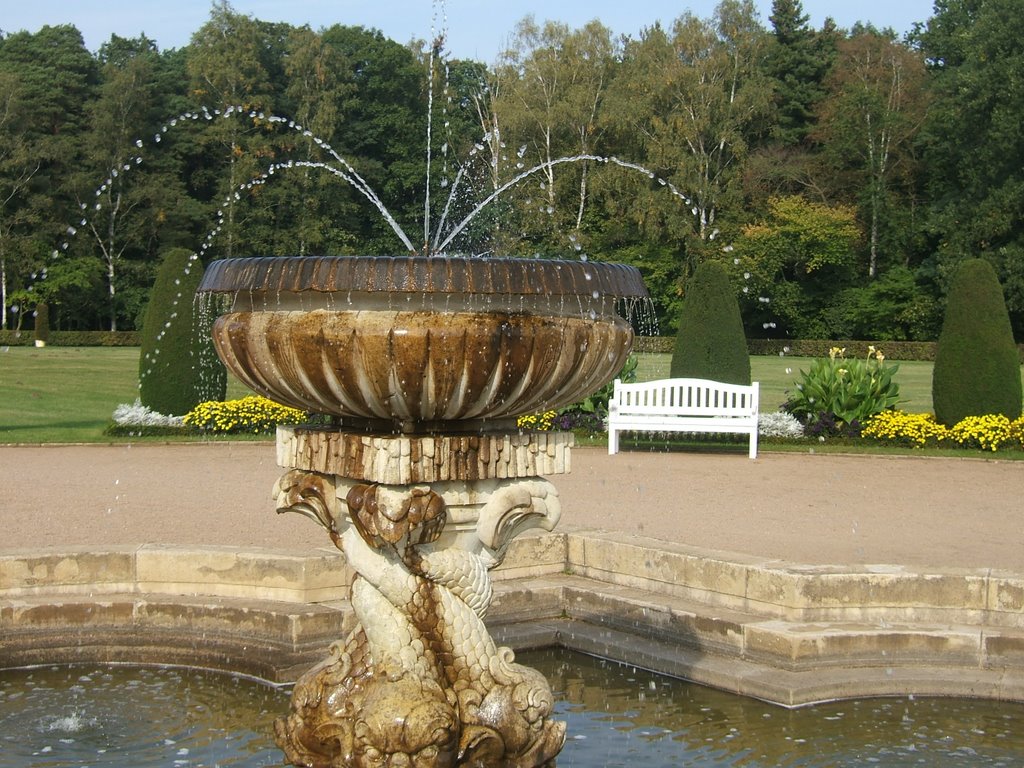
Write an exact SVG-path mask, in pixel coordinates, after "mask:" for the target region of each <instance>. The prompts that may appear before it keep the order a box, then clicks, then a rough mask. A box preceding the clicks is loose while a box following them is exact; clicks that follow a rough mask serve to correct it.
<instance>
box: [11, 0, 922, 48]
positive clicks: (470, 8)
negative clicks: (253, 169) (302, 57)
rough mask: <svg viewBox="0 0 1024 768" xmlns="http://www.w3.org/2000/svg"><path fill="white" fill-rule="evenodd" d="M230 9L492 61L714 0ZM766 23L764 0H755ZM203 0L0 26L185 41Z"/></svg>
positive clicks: (813, 1)
mask: <svg viewBox="0 0 1024 768" xmlns="http://www.w3.org/2000/svg"><path fill="white" fill-rule="evenodd" d="M230 4H231V7H232V8H233V9H234V10H235V11H236V12H238V13H242V14H246V15H250V16H253V17H255V18H257V19H261V20H263V21H284V22H288V23H290V24H294V25H296V26H301V25H303V24H309V26H310V27H312V28H313V29H320V28H322V27H329V26H332V25H333V24H345V25H353V26H364V27H372V28H374V29H379V30H380V31H382V32H383V33H384V34H385V35H386V36H387V37H389V38H391V39H392V40H395V41H397V42H399V43H403V44H404V43H407V42H409V41H410V40H412V39H413V38H419V39H430V38H431V37H432V31H440V30H442V29H447V32H448V35H447V46H446V48H447V50H448V52H449V54H450V55H451V56H452V57H455V58H473V59H477V60H480V61H483V62H485V63H492V62H494V60H495V58H496V56H497V54H498V51H499V50H501V48H503V47H504V46H505V44H506V43H507V41H508V39H509V36H510V34H511V33H512V32H513V30H514V29H515V25H516V22H518V21H519V20H520V19H522V18H523V17H524V16H527V15H531V14H532V15H533V16H534V18H535V19H536V20H537V21H538V22H541V21H545V20H548V19H551V20H555V21H561V22H564V23H566V24H568V25H569V26H570V27H571V28H574V29H575V28H579V27H582V26H583V25H584V24H586V23H587V22H588V21H590V20H592V19H594V18H598V19H600V20H601V22H602V23H603V24H604V25H605V26H607V27H609V28H611V30H612V31H613V32H615V33H616V34H628V35H631V36H634V37H635V36H636V35H637V34H638V33H639V32H640V30H641V29H643V28H645V27H649V26H651V25H652V24H654V23H655V22H656V21H661V22H662V24H663V25H664V26H666V27H669V26H670V25H671V22H672V21H673V20H674V19H675V18H676V17H678V16H679V15H681V14H682V13H683V12H684V11H687V10H689V11H690V12H691V13H693V14H695V15H696V16H699V17H701V18H708V17H710V16H711V15H712V13H713V11H714V8H715V5H716V4H717V1H716V0H674V1H673V0H633V2H630V0H557V2H553V1H552V0H547V1H546V2H545V1H544V0H502V1H501V2H493V1H492V0H447V3H446V4H445V6H446V10H445V12H440V11H435V6H436V7H440V5H441V4H440V3H437V2H434V3H432V2H431V0H231V1H230ZM754 4H755V6H756V7H757V9H758V11H759V12H760V15H761V20H762V22H763V23H764V25H765V26H766V27H769V26H770V23H769V21H768V17H769V15H770V14H771V7H772V2H771V0H755V2H754ZM211 7H212V3H211V0H0V30H3V31H4V32H6V33H10V32H18V31H21V30H27V31H29V32H37V31H39V29H40V28H41V27H43V26H44V25H57V24H69V23H70V24H74V25H75V26H76V27H77V28H78V29H79V31H80V32H81V33H82V36H83V37H84V38H85V44H86V47H87V48H88V49H89V50H91V51H96V50H97V49H98V48H99V47H100V45H102V44H103V43H104V42H106V41H107V40H109V39H110V35H111V34H118V35H120V36H121V37H137V36H138V35H139V34H141V33H145V34H146V36H147V37H150V38H152V39H154V40H156V42H157V44H158V46H159V47H160V48H161V49H162V50H166V49H169V48H180V47H182V46H184V45H187V44H188V42H189V38H190V37H191V36H192V33H194V32H195V31H196V30H198V29H199V27H201V26H202V25H203V24H204V23H205V22H206V21H207V20H208V19H209V17H210V9H211ZM803 9H804V13H805V14H807V15H808V16H809V17H810V18H809V20H810V24H811V25H812V26H813V27H815V28H818V27H820V26H821V24H822V22H823V21H824V20H825V18H826V17H831V18H833V19H834V20H835V21H836V23H837V24H838V25H839V26H840V27H850V26H852V25H853V24H854V23H855V22H857V21H863V22H871V23H873V24H874V25H875V26H876V27H879V28H884V27H892V28H893V29H894V30H895V31H896V32H897V33H898V34H900V35H902V34H904V33H906V32H908V31H910V29H911V28H912V27H913V24H914V22H917V21H921V22H923V21H926V20H927V19H928V18H929V17H930V16H931V15H932V10H933V0H858V1H857V2H851V0H803Z"/></svg>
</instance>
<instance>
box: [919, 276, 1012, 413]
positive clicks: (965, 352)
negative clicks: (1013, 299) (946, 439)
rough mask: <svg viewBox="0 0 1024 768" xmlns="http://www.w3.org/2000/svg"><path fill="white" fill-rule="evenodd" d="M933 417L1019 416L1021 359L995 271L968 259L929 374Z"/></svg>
mask: <svg viewBox="0 0 1024 768" xmlns="http://www.w3.org/2000/svg"><path fill="white" fill-rule="evenodd" d="M932 404H933V407H934V408H935V418H936V419H937V420H938V421H939V422H940V423H942V424H945V425H947V426H950V425H953V424H956V423H957V422H959V421H962V420H963V419H965V418H967V417H968V416H984V415H988V414H1002V415H1003V416H1006V417H1007V418H1009V419H1010V420H1013V419H1016V418H1017V417H1018V416H1020V414H1021V380H1020V357H1019V355H1018V351H1017V347H1016V346H1015V344H1014V341H1013V330H1012V329H1011V327H1010V316H1009V313H1008V312H1007V311H1006V302H1005V300H1004V299H1003V291H1002V288H1000V286H999V280H998V278H997V277H996V273H995V270H994V269H992V266H991V265H990V264H989V263H988V262H987V261H985V260H984V259H968V260H967V261H965V262H963V263H962V264H961V265H960V268H959V269H958V270H957V272H956V276H955V277H954V278H953V284H952V286H951V287H950V291H949V296H948V298H947V303H946V316H945V320H944V321H943V324H942V333H941V335H940V336H939V343H938V346H937V348H936V351H935V368H934V370H933V372H932Z"/></svg>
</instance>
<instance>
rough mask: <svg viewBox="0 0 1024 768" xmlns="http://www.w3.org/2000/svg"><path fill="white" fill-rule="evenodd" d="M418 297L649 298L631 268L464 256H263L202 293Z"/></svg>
mask: <svg viewBox="0 0 1024 768" xmlns="http://www.w3.org/2000/svg"><path fill="white" fill-rule="evenodd" d="M242 291H244V292H249V293H250V294H270V295H279V294H284V293H305V292H310V291H313V292H318V293H336V292H357V293H358V292H367V293H403V294H404V293H416V294H469V295H501V296H509V295H515V296H531V295H535V296H579V297H588V298H590V297H594V296H595V294H596V295H597V296H606V297H614V298H647V297H648V293H647V288H646V286H645V285H644V282H643V279H642V277H641V275H640V271H639V270H638V269H637V268H636V267H632V266H629V265H625V264H610V263H606V262H593V261H586V262H585V261H569V260H563V259H539V258H533V259H526V258H506V257H486V258H485V257H473V258H471V257H465V256H259V257H249V258H234V259H222V260H219V261H215V262H213V263H211V264H210V266H209V267H207V269H206V272H205V274H204V276H203V280H202V283H201V284H200V286H199V289H198V292H199V293H228V294H235V293H238V292H242Z"/></svg>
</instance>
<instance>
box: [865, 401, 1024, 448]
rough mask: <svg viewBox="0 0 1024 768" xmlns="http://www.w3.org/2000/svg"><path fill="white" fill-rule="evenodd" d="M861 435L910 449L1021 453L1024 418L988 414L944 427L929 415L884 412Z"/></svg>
mask: <svg viewBox="0 0 1024 768" xmlns="http://www.w3.org/2000/svg"><path fill="white" fill-rule="evenodd" d="M861 435H862V436H863V437H865V438H869V439H873V440H879V441H883V442H891V443H896V444H898V445H906V446H909V447H912V448H923V447H927V446H931V447H957V448H968V449H974V450H982V451H990V452H991V451H998V450H1000V449H1004V450H1018V451H1019V450H1024V416H1021V417H1019V418H1017V419H1015V420H1013V421H1011V420H1010V419H1008V418H1007V417H1006V416H1002V415H997V414H989V415H986V416H968V417H967V418H966V419H963V420H962V421H960V422H958V423H956V424H954V425H953V426H952V427H946V426H945V425H943V424H939V423H938V422H937V421H935V417H934V416H932V415H931V414H930V413H904V412H903V411H895V410H891V411H883V412H882V413H879V414H877V415H875V416H873V417H871V419H869V420H868V422H867V424H866V425H865V427H864V429H863V431H862V432H861Z"/></svg>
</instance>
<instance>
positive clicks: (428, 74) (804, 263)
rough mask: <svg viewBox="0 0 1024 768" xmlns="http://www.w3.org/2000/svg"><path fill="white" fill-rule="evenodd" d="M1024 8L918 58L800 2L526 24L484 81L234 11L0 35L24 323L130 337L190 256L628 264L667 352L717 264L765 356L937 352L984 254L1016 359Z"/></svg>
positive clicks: (966, 30) (889, 37)
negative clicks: (777, 350)
mask: <svg viewBox="0 0 1024 768" xmlns="http://www.w3.org/2000/svg"><path fill="white" fill-rule="evenodd" d="M1016 5H1017V2H1016V0H937V2H936V5H935V11H934V14H933V16H932V17H931V18H930V19H928V20H926V21H924V22H922V23H921V24H919V25H917V27H916V28H915V30H914V31H913V32H912V33H910V34H909V35H908V36H906V38H904V39H899V38H898V37H897V36H896V35H895V34H894V33H893V32H892V31H891V30H888V29H877V28H875V27H873V26H870V25H857V26H855V27H853V28H852V29H840V28H838V27H837V26H836V25H835V24H834V23H832V22H831V21H826V22H825V23H824V24H823V25H822V26H821V28H813V27H812V26H810V25H809V23H808V17H807V15H806V14H805V13H804V12H803V8H802V4H801V2H800V0H774V2H773V4H772V13H771V14H770V16H769V18H768V19H767V20H766V21H762V20H761V19H760V18H759V17H758V14H757V13H756V11H755V9H754V6H753V3H752V2H750V0H722V2H720V4H719V5H718V6H717V8H716V9H715V11H714V13H713V14H712V16H711V17H709V18H699V17H697V16H695V15H693V14H690V13H684V14H683V15H681V16H680V17H679V18H678V19H676V20H675V21H674V22H673V23H672V24H671V25H670V26H661V25H658V24H654V25H652V26H650V27H648V28H647V29H645V30H644V31H643V32H641V33H640V34H639V35H638V36H636V37H619V36H615V35H614V34H613V33H612V32H611V30H609V29H608V28H606V27H605V26H603V25H602V24H601V23H600V22H599V21H597V20H595V21H593V22H591V23H589V24H587V25H586V26H584V27H582V28H579V29H571V28H569V27H567V26H566V25H564V24H560V23H556V22H544V23H539V22H537V21H536V20H534V19H533V18H531V17H527V18H525V19H523V20H522V21H521V22H520V23H519V25H518V26H517V27H516V29H515V30H514V32H513V34H512V35H511V37H510V42H509V44H508V46H507V48H506V50H504V51H503V52H502V53H501V54H500V55H499V57H498V59H497V60H496V61H495V62H494V63H493V64H490V65H485V64H483V63H480V62H476V61H469V60H451V59H449V58H448V57H447V56H446V55H445V53H444V41H443V39H441V38H439V39H437V40H429V41H416V42H413V43H410V44H406V45H401V44H399V43H396V42H394V41H391V40H388V39H387V38H385V37H384V36H383V35H382V34H381V33H380V32H378V31H375V30H370V29H365V28H362V27H355V26H345V25H341V24H339V25H335V26H332V27H329V28H325V29H320V30H313V29H310V28H309V27H307V26H302V27H296V26H292V25H289V24H284V23H270V22H265V21H261V20H259V19H256V18H253V17H251V16H247V15H243V14H240V13H238V12H236V11H235V10H234V9H233V8H232V7H231V5H230V4H229V3H228V2H227V0H218V1H217V2H215V3H214V4H213V5H212V8H211V13H210V17H209V20H208V21H207V22H206V23H205V24H204V25H203V26H202V27H201V28H200V29H199V30H197V31H196V32H195V33H194V34H193V36H192V38H191V40H190V42H189V44H188V45H187V46H185V47H183V48H181V49H170V50H160V49H159V48H158V46H157V45H156V44H155V42H154V41H153V40H151V39H148V38H146V37H145V36H142V35H140V36H139V37H137V38H133V39H126V38H122V37H119V36H117V35H113V36H111V38H110V40H109V41H108V42H106V43H105V44H104V45H103V46H102V47H101V48H100V49H99V51H98V52H97V53H96V54H92V53H90V52H89V51H88V50H87V49H86V48H85V46H84V43H83V40H82V36H81V34H80V33H79V32H78V30H77V29H75V28H74V27H73V26H71V25H61V26H48V27H43V28H42V29H41V30H39V31H37V32H34V33H33V32H15V33H4V34H2V35H0V294H2V296H0V298H2V303H3V312H2V324H3V328H11V327H20V326H21V325H22V324H25V326H27V325H29V324H30V323H31V320H30V319H29V316H30V314H31V312H32V310H33V308H34V307H35V306H36V305H38V304H46V305H48V308H49V318H50V323H51V324H52V325H53V327H55V328H61V329H66V330H81V329H101V328H106V329H131V328H134V327H136V326H137V325H138V324H139V323H140V322H141V318H142V315H143V312H144V310H145V306H146V302H147V297H148V294H149V289H150V286H151V285H152V283H153V279H154V275H155V273H156V268H157V266H158V265H159V262H160V259H161V256H162V254H164V253H166V252H168V251H169V250H170V249H173V248H181V247H186V248H189V249H191V250H193V251H195V252H197V253H199V256H200V257H201V259H202V260H203V261H209V260H211V259H214V258H224V257H232V256H249V255H304V254H397V253H405V252H408V251H410V250H415V251H433V250H438V249H441V250H444V251H447V252H460V253H480V254H490V253H493V254H509V255H541V256H550V257H562V258H577V257H586V258H592V259H599V260H604V261H618V262H624V263H629V264H634V265H636V266H637V267H639V268H640V270H641V271H642V273H643V275H644V278H645V281H646V282H647V285H648V287H649V289H650V291H651V293H652V297H653V299H654V303H655V308H656V311H657V313H658V317H659V320H660V327H661V332H662V333H665V334H668V333H672V332H673V331H674V330H675V325H676V323H677V322H678V315H679V309H680V307H681V304H682V300H683V297H684V296H685V294H686V290H687V284H688V281H689V280H690V278H691V276H692V275H693V273H694V271H695V270H696V268H697V266H699V265H700V264H702V263H703V262H705V261H708V260H718V261H721V262H722V263H723V265H724V266H725V267H726V268H727V270H728V272H729V275H730V278H731V280H732V282H733V284H734V287H735V290H736V293H737V296H738V297H739V300H740V306H741V311H742V314H743V321H744V326H745V330H746V332H747V334H748V336H749V337H772V338H785V337H793V338H834V339H841V338H865V339H876V340H886V339H891V340H932V339H935V338H936V337H937V335H938V331H939V327H940V324H941V318H942V312H943V308H944V302H945V295H946V293H947V290H948V285H949V281H950V279H951V276H952V274H953V273H954V272H955V269H956V267H957V265H958V264H959V263H960V262H961V261H963V260H964V259H967V258H974V257H981V258H984V259H987V260H988V261H990V262H991V264H992V265H993V267H994V268H995V270H996V272H997V274H998V275H999V278H1000V282H1001V284H1002V287H1003V291H1004V294H1005V297H1006V302H1007V306H1008V309H1009V311H1010V317H1011V321H1012V323H1013V327H1014V331H1015V333H1016V335H1017V338H1018V339H1020V338H1022V337H1024V258H1022V256H1024V222H1022V219H1021V211H1022V209H1024V199H1022V198H1024V120H1022V117H1024V17H1022V16H1021V14H1019V13H1018V12H1017V11H1018V8H1017V7H1016ZM428 106H430V107H431V109H428ZM428 129H429V131H428ZM428 132H429V136H430V140H429V142H428V141H427V136H428ZM339 158H340V159H339ZM564 158H573V159H572V160H571V161H564ZM495 193H497V194H495ZM492 194H494V195H495V196H494V198H493V200H492V201H490V202H489V203H488V204H486V205H484V206H482V207H480V208H479V211H478V212H475V211H476V209H477V207H478V206H480V204H481V203H482V202H483V201H485V200H487V199H488V198H489V197H490V196H491V195H492ZM374 198H376V199H377V200H378V201H379V203H380V205H381V206H383V207H385V208H386V209H387V211H388V212H389V214H390V216H391V217H392V218H393V221H394V224H395V226H392V223H391V222H389V221H388V220H387V218H386V217H385V216H383V215H382V214H381V213H380V212H379V210H378V205H377V203H376V202H375V201H374ZM474 212H475V213H474ZM471 213H474V215H473V216H470V214H471ZM398 229H401V230H402V231H403V232H404V233H405V235H406V238H405V240H404V241H403V240H402V239H400V238H399V237H398V235H397V234H396V231H397V230H398ZM456 230H457V233H456Z"/></svg>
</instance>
